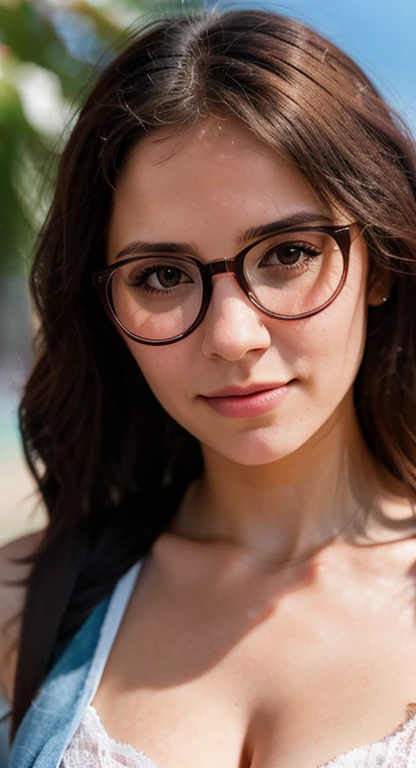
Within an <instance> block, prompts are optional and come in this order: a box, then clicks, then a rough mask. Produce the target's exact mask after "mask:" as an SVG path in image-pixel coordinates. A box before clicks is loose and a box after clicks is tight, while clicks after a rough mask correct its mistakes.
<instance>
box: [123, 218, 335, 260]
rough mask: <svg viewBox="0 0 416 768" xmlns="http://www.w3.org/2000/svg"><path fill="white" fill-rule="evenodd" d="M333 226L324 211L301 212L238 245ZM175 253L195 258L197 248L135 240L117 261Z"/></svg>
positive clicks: (264, 226)
mask: <svg viewBox="0 0 416 768" xmlns="http://www.w3.org/2000/svg"><path fill="white" fill-rule="evenodd" d="M323 223H325V224H332V223H333V219H332V218H331V217H330V216H328V215H327V214H325V213H322V211H319V212H318V211H299V212H298V213H294V214H292V215H290V216H285V217H284V218H283V219H278V220H277V221H272V222H270V223H269V224H261V225H260V226H258V227H251V228H250V229H247V230H246V231H245V232H244V233H243V234H242V235H239V236H238V238H237V241H236V242H237V243H245V242H247V241H249V240H254V239H256V238H258V237H263V236H265V237H267V235H271V234H273V233H274V232H278V231H279V230H284V229H291V228H292V227H298V226H305V225H306V224H311V225H312V224H315V225H317V226H319V224H323ZM162 252H163V253H173V254H175V253H176V254H182V255H184V254H187V255H189V256H193V255H194V254H195V248H193V247H192V246H191V245H190V244H189V243H169V242H160V243H156V242H143V241H140V240H133V241H132V242H131V243H128V244H127V245H125V246H124V248H122V249H121V251H119V253H118V254H117V256H116V257H115V261H118V260H119V259H124V258H127V257H128V256H136V255H140V254H141V253H146V254H152V253H155V254H156V253H162Z"/></svg>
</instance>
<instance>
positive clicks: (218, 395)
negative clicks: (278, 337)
mask: <svg viewBox="0 0 416 768" xmlns="http://www.w3.org/2000/svg"><path fill="white" fill-rule="evenodd" d="M293 383H294V379H291V380H290V381H288V382H285V383H284V384H270V383H269V384H253V385H251V386H248V387H225V388H224V389H220V390H217V391H216V392H215V393H212V394H210V395H201V397H202V399H203V400H204V402H205V403H206V404H207V405H208V406H209V407H210V408H212V409H213V410H214V411H216V412H217V413H219V414H221V415H222V416H228V417H230V418H240V419H241V418H250V417H253V416H260V415H261V414H263V413H267V412H268V411H271V410H272V409H273V408H275V407H276V406H277V405H278V404H279V403H281V402H282V400H283V399H284V398H285V397H286V395H287V394H288V393H289V391H290V389H291V387H292V385H293Z"/></svg>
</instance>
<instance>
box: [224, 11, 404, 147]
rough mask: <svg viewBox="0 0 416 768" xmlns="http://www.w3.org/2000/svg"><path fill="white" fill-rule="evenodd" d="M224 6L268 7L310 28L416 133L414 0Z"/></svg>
mask: <svg viewBox="0 0 416 768" xmlns="http://www.w3.org/2000/svg"><path fill="white" fill-rule="evenodd" d="M227 4H228V3H227V2H226V0H225V2H223V3H221V2H220V3H219V5H220V7H223V6H226V5H227ZM230 5H234V7H235V6H239V7H241V6H244V5H247V6H249V7H251V8H253V7H259V8H264V9H266V8H271V9H273V10H276V11H278V12H280V13H284V14H286V15H287V16H295V17H296V18H299V19H301V20H302V21H304V22H305V23H306V24H309V25H311V26H313V27H315V29H317V30H318V31H319V32H321V33H322V34H324V35H325V36H326V37H329V38H330V39H331V40H332V41H333V42H334V43H336V44H337V45H339V46H340V48H343V49H344V50H345V51H346V52H347V53H348V54H349V55H350V56H352V57H353V58H354V59H355V60H356V61H357V63H358V64H359V65H360V66H361V67H362V68H363V69H364V71H365V72H366V74H367V75H369V77H370V78H371V79H372V80H373V82H374V83H375V85H376V86H377V87H378V88H379V89H380V90H381V91H382V93H383V95H384V96H385V97H386V98H387V100H388V101H389V103H390V104H391V105H392V106H393V107H394V108H395V109H396V110H397V111H398V112H400V114H401V115H403V116H404V117H405V118H406V119H407V121H408V123H409V124H410V126H411V128H412V129H413V132H414V133H415V134H416V0H286V2H276V0H262V2H256V0H251V1H250V0H243V1H242V2H241V0H240V2H235V3H230Z"/></svg>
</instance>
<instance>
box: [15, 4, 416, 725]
mask: <svg viewBox="0 0 416 768" xmlns="http://www.w3.org/2000/svg"><path fill="white" fill-rule="evenodd" d="M209 115H218V116H227V115H234V116H236V117H237V118H239V119H240V120H242V121H243V122H244V123H245V124H246V125H247V126H248V127H249V128H250V130H251V131H253V132H254V133H255V134H256V135H257V136H259V137H260V138H261V139H262V140H264V141H265V142H266V143H267V144H268V145H269V146H271V147H272V148H273V149H275V150H276V152H278V153H280V154H281V155H283V156H284V157H285V158H287V159H288V160H290V161H291V162H292V163H293V164H294V165H295V166H297V168H299V169H300V170H301V172H302V173H303V174H304V176H305V177H306V178H307V179H308V180H309V182H310V183H311V184H312V185H313V188H314V189H315V191H316V193H317V194H318V195H319V196H320V198H321V199H322V200H323V201H325V202H328V201H336V202H338V203H339V204H341V206H342V207H343V208H344V209H346V210H348V211H349V212H351V214H352V215H353V216H354V218H355V219H356V220H357V221H358V222H359V223H360V224H361V225H362V226H363V227H364V228H365V237H366V241H367V244H368V247H369V252H370V258H371V262H372V263H373V264H375V263H378V264H381V265H383V266H384V267H386V268H387V269H389V270H391V271H392V272H393V273H394V274H395V281H394V287H393V291H392V295H391V298H390V301H389V302H388V303H387V304H386V305H384V306H382V307H380V308H370V310H369V324H368V337H367V344H366V349H365V353H364V359H363V362H362V366H361V370H360V372H359V375H358V378H357V381H356V384H355V402H356V407H357V411H358V417H359V421H360V424H361V428H362V431H363V434H364V436H365V439H366V441H367V443H368V445H369V447H370V449H371V451H372V452H373V454H374V456H375V457H376V458H377V460H378V461H379V462H381V464H382V465H383V466H384V467H386V468H387V469H388V470H389V472H390V473H392V474H393V475H394V476H395V477H396V478H397V479H398V480H399V481H400V483H401V484H402V485H403V486H404V487H405V488H406V492H408V493H409V495H414V494H415V492H416V365H415V362H416V360H415V357H416V347H415V331H416V302H415V295H416V293H415V272H416V201H415V184H416V166H415V155H414V147H413V145H412V141H411V137H410V134H409V133H408V132H406V129H405V127H404V126H403V124H402V123H401V122H400V120H399V119H398V118H397V117H396V116H395V115H394V114H392V112H391V111H390V110H389V108H388V107H387V106H386V105H385V103H384V102H383V100H382V99H381V97H380V96H379V94H378V93H377V91H376V90H375V89H374V87H373V86H372V85H371V83H370V82H369V80H368V79H367V78H366V76H365V75H364V74H363V73H362V72H361V71H360V69H359V68H358V67H357V66H356V65H355V64H354V63H353V62H352V61H351V60H350V59H349V58H348V57H347V56H346V55H344V54H343V53H342V52H340V51H339V50H338V49H337V48H336V47H335V46H333V45H332V44H331V43H330V42H328V41H327V40H325V39H323V38H322V37H320V36H319V35H318V34H317V33H315V32H314V31H312V30H311V29H308V28H307V27H305V26H304V25H302V24H301V23H299V22H298V21H293V20H291V19H289V18H286V17H283V16H280V15H276V14H273V13H267V12H261V11H250V10H242V11H229V12H225V13H222V14H218V13H216V12H215V13H208V14H204V15H195V16H191V17H190V18H187V17H181V18H177V19H174V20H173V21H172V20H169V21H164V22H159V23H157V24H155V25H153V26H151V27H150V28H148V29H147V30H145V31H144V32H143V33H142V34H141V35H139V36H136V37H135V39H134V40H133V41H131V42H130V44H129V45H128V47H127V48H126V49H125V50H124V51H123V52H122V53H121V54H120V55H119V56H118V57H117V58H116V59H115V60H114V61H113V62H112V63H111V64H110V65H109V66H108V67H107V68H106V70H105V71H104V72H103V74H102V75H101V76H100V78H99V80H98V82H97V84H96V85H95V87H94V89H93V90H92V92H91V93H90V95H89V97H88V98H87V100H86V102H85V104H84V106H83V108H82V110H81V112H80V114H79V118H78V121H77V123H76V125H75V127H74V129H73V131H72V135H71V137H70V139H69V141H68V144H67V147H66V149H65V151H64V152H63V155H62V159H61V162H60V166H59V172H58V179H57V185H56V193H55V197H54V200H53V204H52V207H51V211H50V213H49V216H48V219H47V221H46V223H45V225H44V228H43V230H42V233H41V235H40V239H39V244H38V248H37V253H36V256H35V261H34V265H33V271H32V275H31V290H32V295H33V298H34V301H35V305H36V308H37V311H38V315H39V318H40V323H41V324H40V331H39V334H38V338H37V362H36V365H35V367H34V370H33V373H32V375H31V376H30V379H29V381H28V383H27V386H26V390H25V393H24V397H23V400H22V403H21V408H20V425H21V432H22V436H23V442H24V447H25V453H26V458H27V461H28V464H29V467H30V469H31V471H32V473H33V475H34V477H35V479H36V482H37V484H38V487H39V491H40V494H41V497H42V499H43V501H44V503H45V505H46V509H47V512H48V516H49V525H48V527H47V530H46V534H45V537H44V539H43V541H42V544H41V547H40V549H39V551H38V552H37V553H36V555H35V556H34V562H33V569H32V573H31V576H30V579H29V583H28V593H27V601H26V606H25V610H24V616H23V629H22V636H21V643H20V650H19V660H18V670H17V677H16V685H15V695H14V708H13V732H15V731H16V728H17V726H18V725H19V723H20V721H21V719H22V717H23V715H24V713H25V711H26V709H27V708H28V706H29V704H30V701H31V699H32V697H33V695H34V694H35V692H36V690H37V689H38V687H39V685H40V683H41V682H42V680H43V678H44V676H45V674H46V672H47V670H48V668H49V667H50V664H51V660H52V658H53V649H54V648H56V647H57V643H59V642H60V641H64V640H65V638H67V637H69V636H70V635H71V634H72V633H73V632H74V630H75V629H76V628H77V627H78V626H79V625H80V623H81V622H82V621H83V620H84V619H85V618H86V616H87V615H88V613H89V612H90V611H91V609H92V607H93V606H94V605H95V604H96V602H97V601H98V600H99V599H100V598H101V597H103V596H104V595H105V594H107V593H108V592H109V591H110V590H111V589H112V587H113V585H114V584H115V582H116V580H117V579H118V578H119V577H120V576H121V574H122V573H123V572H125V571H126V569H127V568H128V567H129V566H130V565H131V563H132V562H134V561H135V560H137V559H138V557H139V556H140V555H142V554H143V553H145V552H146V551H148V549H149V547H150V546H151V545H152V542H153V541H154V540H155V538H157V536H158V535H159V534H160V533H161V532H162V530H163V529H164V528H165V527H166V526H167V524H168V522H169V520H170V519H171V517H172V515H173V514H174V511H175V506H176V504H177V501H178V500H179V499H180V497H181V494H182V493H183V491H184V489H185V488H186V486H187V485H188V484H189V482H190V481H191V480H192V479H193V478H195V477H196V476H197V475H198V474H199V473H200V472H201V469H202V460H201V453H200V449H199V445H198V443H197V441H196V440H195V439H194V438H193V437H191V436H190V435H189V434H188V433H186V432H185V430H183V429H182V428H181V427H180V426H179V425H177V424H176V423H175V422H173V420H172V419H171V418H170V417H169V416H168V415H167V414H166V413H165V412H164V411H163V409H162V408H161V406H160V405H159V403H158V402H157V401H156V399H155V397H154V396H153V394H152V393H151V391H150V390H149V387H148V386H147V384H146V382H145V380H144V378H143V376H142V374H141V372H140V370H139V368H138V366H137V365H136V363H135V362H134V360H133V358H132V356H131V355H130V353H129V352H128V350H127V347H126V345H125V344H124V343H123V341H122V339H121V338H120V337H119V335H118V333H117V332H116V331H115V329H114V328H113V326H112V325H111V323H110V322H109V321H108V319H107V318H106V317H105V315H104V312H103V309H102V307H101V305H100V303H99V300H98V297H97V295H96V293H95V289H94V288H93V286H92V283H91V274H92V273H93V272H94V271H96V270H98V269H100V268H102V267H103V266H104V250H105V240H106V230H107V226H108V221H109V214H110V205H111V198H112V186H113V184H114V179H115V176H116V174H117V173H119V172H120V170H121V169H122V168H123V164H124V163H125V161H126V158H127V157H128V155H129V152H130V151H131V149H132V148H133V146H134V145H135V144H136V142H137V141H138V139H139V138H140V137H141V136H143V134H144V133H146V132H148V131H151V130H153V129H154V128H155V127H158V126H161V125H172V126H174V127H175V130H176V129H178V128H180V129H183V128H186V127H187V126H191V125H193V124H194V123H195V122H196V121H198V120H201V119H203V118H204V117H205V116H209ZM45 606H47V609H46V610H45ZM39 612H40V613H41V614H42V622H39V620H38V616H39Z"/></svg>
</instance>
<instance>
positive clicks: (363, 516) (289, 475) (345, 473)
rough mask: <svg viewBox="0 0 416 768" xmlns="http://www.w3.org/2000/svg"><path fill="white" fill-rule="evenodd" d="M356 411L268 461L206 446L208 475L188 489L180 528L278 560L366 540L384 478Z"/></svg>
mask: <svg viewBox="0 0 416 768" xmlns="http://www.w3.org/2000/svg"><path fill="white" fill-rule="evenodd" d="M350 413H351V417H350V418H344V419H342V418H341V419H340V418H339V414H338V418H336V417H334V419H333V420H332V421H331V422H330V423H327V424H326V425H324V427H323V428H322V429H321V430H320V432H319V434H316V435H315V436H314V437H313V438H312V439H311V440H310V441H308V443H306V444H304V445H303V446H302V447H301V448H299V449H298V450H297V451H295V452H294V453H292V454H290V455H289V456H286V457H284V458H281V459H279V460H278V461H275V462H272V463H269V464H266V465H261V466H243V465H241V464H236V463H234V462H233V461H230V460H229V459H226V458H224V457H223V456H221V455H219V454H218V453H216V452H214V451H212V450H211V449H210V448H208V447H207V446H203V449H202V450H203V457H204V473H203V475H202V477H201V478H200V479H199V480H198V481H196V482H195V483H194V484H193V485H192V486H191V488H190V489H189V492H188V494H187V496H186V498H185V500H184V503H183V505H182V507H181V510H180V511H179V514H178V516H177V518H176V520H175V523H174V527H173V529H172V530H173V532H174V533H178V534H179V535H184V536H187V537H190V538H194V539H197V540H205V541H226V542H229V543H231V544H233V545H235V546H236V547H238V548H240V549H243V550H245V551H248V552H251V553H253V554H254V553H256V554H258V556H259V558H263V559H264V560H266V561H267V560H270V561H274V562H286V561H288V560H293V559H297V558H301V559H302V558H303V557H305V556H306V557H307V556H308V555H311V554H312V553H313V552H315V551H317V550H318V549H320V548H321V547H322V546H323V545H325V544H327V543H329V542H331V541H333V540H335V539H336V538H342V539H344V540H347V541H352V542H354V541H358V540H360V541H362V540H363V537H364V539H365V538H366V536H367V527H368V520H369V514H370V512H371V509H372V508H373V506H374V504H376V502H377V500H378V499H379V497H380V493H381V484H380V481H379V479H378V476H377V471H376V467H375V463H374V461H373V459H372V457H371V455H370V453H369V451H368V449H367V447H366V445H365V442H364V440H363V438H362V435H361V432H360V430H359V427H358V424H357V422H356V420H355V417H354V416H353V415H352V414H353V410H352V408H351V411H350ZM376 505H377V504H376Z"/></svg>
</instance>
